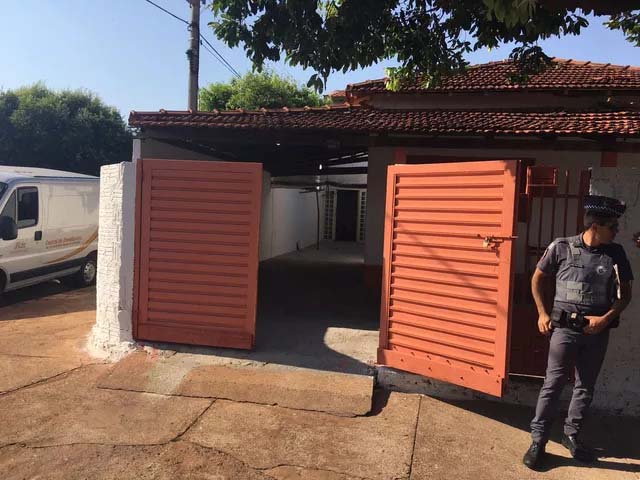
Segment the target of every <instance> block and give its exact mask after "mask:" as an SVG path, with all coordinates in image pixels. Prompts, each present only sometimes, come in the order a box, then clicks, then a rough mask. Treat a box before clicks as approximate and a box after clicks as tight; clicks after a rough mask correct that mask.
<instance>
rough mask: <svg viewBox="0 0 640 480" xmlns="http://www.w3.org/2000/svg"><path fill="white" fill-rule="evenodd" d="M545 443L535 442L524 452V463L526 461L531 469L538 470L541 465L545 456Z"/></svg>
mask: <svg viewBox="0 0 640 480" xmlns="http://www.w3.org/2000/svg"><path fill="white" fill-rule="evenodd" d="M544 455H545V452H544V443H538V442H533V443H532V444H531V446H530V447H529V450H527V453H525V454H524V458H523V459H522V463H524V464H525V465H526V466H527V467H529V468H530V469H531V470H537V469H538V468H539V467H540V461H541V460H542V458H543V457H544Z"/></svg>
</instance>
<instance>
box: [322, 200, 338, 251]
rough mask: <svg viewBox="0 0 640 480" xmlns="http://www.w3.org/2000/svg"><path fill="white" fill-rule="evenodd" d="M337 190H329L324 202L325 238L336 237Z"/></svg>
mask: <svg viewBox="0 0 640 480" xmlns="http://www.w3.org/2000/svg"><path fill="white" fill-rule="evenodd" d="M335 198H336V192H335V191H332V190H329V191H328V192H327V194H326V197H325V203H324V237H323V238H324V239H325V240H333V239H334V234H335V232H334V224H335V211H336V201H335Z"/></svg>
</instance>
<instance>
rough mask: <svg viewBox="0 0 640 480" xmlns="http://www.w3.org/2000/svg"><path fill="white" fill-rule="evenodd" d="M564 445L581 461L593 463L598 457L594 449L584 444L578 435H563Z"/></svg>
mask: <svg viewBox="0 0 640 480" xmlns="http://www.w3.org/2000/svg"><path fill="white" fill-rule="evenodd" d="M562 446H563V447H565V448H566V449H568V450H569V452H570V453H571V456H572V457H573V458H575V459H576V460H578V461H579V462H584V463H591V462H593V461H595V459H596V456H595V453H594V452H593V450H592V449H590V448H589V447H587V446H585V445H583V444H582V442H580V440H578V436H577V435H566V434H565V435H562Z"/></svg>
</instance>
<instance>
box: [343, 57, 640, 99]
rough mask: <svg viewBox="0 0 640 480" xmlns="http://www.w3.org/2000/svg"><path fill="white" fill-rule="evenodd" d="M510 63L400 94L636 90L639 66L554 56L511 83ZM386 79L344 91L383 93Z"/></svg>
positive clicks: (469, 71)
mask: <svg viewBox="0 0 640 480" xmlns="http://www.w3.org/2000/svg"><path fill="white" fill-rule="evenodd" d="M515 72H516V68H515V65H514V63H513V62H511V61H509V60H503V61H500V62H491V63H485V64H481V65H474V66H471V67H469V68H468V69H467V70H466V71H465V72H464V73H461V74H457V75H453V76H451V77H448V78H445V79H444V80H443V81H442V83H441V84H440V85H438V86H437V87H434V88H425V87H423V86H422V85H421V84H420V82H417V83H416V84H414V85H409V86H405V87H403V88H401V90H400V92H401V93H442V92H478V91H515V90H528V91H541V90H640V67H633V66H629V65H627V66H622V65H611V64H609V63H607V64H603V63H592V62H582V61H578V60H565V59H559V58H554V59H553V64H552V65H551V66H549V67H548V68H547V69H545V70H544V71H543V72H541V73H538V74H534V75H531V76H530V77H529V79H528V80H527V82H526V83H514V82H512V81H511V79H510V78H511V76H512V75H513V74H514V73H515ZM385 81H386V79H384V78H381V79H378V80H368V81H366V82H360V83H354V84H351V85H348V86H347V93H349V94H352V95H353V94H355V95H366V94H371V93H383V92H387V89H386V88H385Z"/></svg>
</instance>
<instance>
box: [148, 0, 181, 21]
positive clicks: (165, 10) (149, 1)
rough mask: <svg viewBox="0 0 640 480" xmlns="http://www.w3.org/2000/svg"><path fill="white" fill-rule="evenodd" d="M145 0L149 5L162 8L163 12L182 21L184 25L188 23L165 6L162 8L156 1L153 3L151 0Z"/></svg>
mask: <svg viewBox="0 0 640 480" xmlns="http://www.w3.org/2000/svg"><path fill="white" fill-rule="evenodd" d="M145 2H147V3H150V4H151V5H153V6H154V7H156V8H159V9H160V10H162V11H163V12H164V13H167V14H169V15H171V16H172V17H173V18H175V19H176V20H180V21H181V22H182V23H184V24H185V25H189V22H187V21H186V20H185V19H184V18H180V17H179V16H177V15H174V14H173V13H171V12H170V11H169V10H167V9H166V8H162V7H161V6H160V5H158V4H157V3H153V2H152V1H151V0H145Z"/></svg>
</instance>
